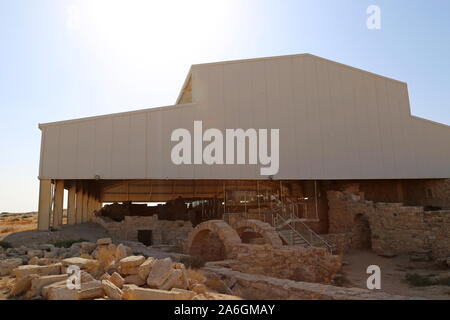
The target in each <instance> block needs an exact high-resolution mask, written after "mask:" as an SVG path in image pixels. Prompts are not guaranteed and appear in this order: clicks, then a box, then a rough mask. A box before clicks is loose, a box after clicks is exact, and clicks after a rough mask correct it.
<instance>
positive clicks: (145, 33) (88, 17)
mask: <svg viewBox="0 0 450 320" xmlns="http://www.w3.org/2000/svg"><path fill="white" fill-rule="evenodd" d="M370 5H376V6H378V7H379V8H380V13H381V14H380V17H381V18H380V22H381V23H380V27H381V28H380V29H369V28H368V27H367V24H366V21H367V19H368V18H369V16H370V15H371V14H368V13H367V8H368V7H369V6H370ZM298 53H311V54H315V55H318V56H322V57H324V58H327V59H331V60H335V61H338V62H341V63H344V64H348V65H351V66H354V67H357V68H361V69H364V70H367V71H371V72H374V73H378V74H381V75H384V76H387V77H391V78H394V79H398V80H401V81H404V82H407V83H408V88H409V96H410V102H411V109H412V110H411V111H412V113H413V114H414V115H417V116H420V117H424V118H427V119H430V120H434V121H438V122H442V123H445V124H447V125H450V105H449V101H450V1H442V0H430V1H422V0H407V1H406V0H370V1H365V0H304V1H302V0H293V1H289V0H283V1H276V0H245V1H243V0H239V1H238V0H224V1H221V0H209V1H203V0H202V1H196V0H190V1H186V0H182V1H171V0H164V1H151V0H146V1H144V0H126V1H125V0H117V1H116V0H14V1H13V0H0V128H1V129H0V130H1V131H2V132H1V135H0V150H1V156H0V179H1V184H0V212H2V211H5V212H26V211H35V210H37V205H38V178H37V177H38V166H39V154H40V134H41V132H40V130H39V129H38V124H39V123H46V122H52V121H59V120H67V119H73V118H80V117H86V116H95V115H100V114H108V113H114V112H122V111H129V110H135V109H142V108H150V107H157V106H165V105H172V104H174V103H175V100H176V97H177V95H178V92H179V90H180V88H181V85H182V84H183V81H184V79H185V77H186V74H187V72H188V70H189V67H190V65H191V64H196V63H204V62H214V61H223V60H235V59H246V58H256V57H266V56H277V55H285V54H298Z"/></svg>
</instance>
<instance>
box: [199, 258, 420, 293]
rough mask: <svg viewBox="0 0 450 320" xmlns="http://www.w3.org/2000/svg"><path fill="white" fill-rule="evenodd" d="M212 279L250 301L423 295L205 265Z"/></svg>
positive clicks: (205, 269)
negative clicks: (348, 286)
mask: <svg viewBox="0 0 450 320" xmlns="http://www.w3.org/2000/svg"><path fill="white" fill-rule="evenodd" d="M203 270H204V271H205V272H206V273H207V276H208V278H209V279H219V280H221V281H223V282H224V283H225V285H226V286H227V287H228V288H229V290H230V291H231V292H229V291H227V293H232V294H235V295H237V296H239V297H242V298H244V299H250V300H254V299H255V300H274V299H275V300H409V299H411V300H415V299H423V298H420V297H405V296H399V295H391V294H388V293H384V292H379V291H371V290H366V289H360V288H343V287H336V286H332V285H327V284H320V283H310V282H299V281H293V280H286V279H277V278H272V277H267V276H263V275H258V274H248V273H242V272H238V271H234V270H230V269H227V268H220V267H213V266H207V267H205V268H203Z"/></svg>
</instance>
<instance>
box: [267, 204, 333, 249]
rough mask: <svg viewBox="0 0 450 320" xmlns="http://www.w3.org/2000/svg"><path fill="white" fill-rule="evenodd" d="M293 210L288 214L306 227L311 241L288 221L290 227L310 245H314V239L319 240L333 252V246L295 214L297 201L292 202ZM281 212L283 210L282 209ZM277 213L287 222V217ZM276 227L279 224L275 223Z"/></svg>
mask: <svg viewBox="0 0 450 320" xmlns="http://www.w3.org/2000/svg"><path fill="white" fill-rule="evenodd" d="M291 206H292V210H289V212H288V216H289V218H290V219H295V222H296V223H300V224H301V225H302V226H303V227H304V228H305V229H306V231H307V232H308V233H309V239H310V240H309V241H308V240H306V238H305V237H304V236H303V235H302V234H301V232H299V231H298V230H297V229H296V228H295V227H293V226H292V225H291V223H287V225H288V226H289V228H291V229H292V230H293V231H295V232H296V234H298V235H299V236H300V237H301V238H302V239H303V240H304V241H305V242H306V243H307V244H308V245H310V246H312V247H314V245H313V243H314V241H316V242H319V243H320V244H322V246H325V248H326V249H327V250H328V251H329V252H330V253H333V247H332V246H331V245H330V244H329V243H328V242H326V241H325V239H323V238H322V237H321V236H319V235H318V234H317V233H316V232H314V230H312V229H311V228H310V227H308V225H307V224H305V223H304V222H303V221H301V220H300V218H299V217H298V216H297V215H296V214H295V207H296V206H297V204H296V203H292V204H291ZM297 209H298V208H297ZM280 211H281V212H283V210H280ZM276 215H277V216H278V217H277V218H278V219H280V218H281V220H283V223H285V222H287V220H288V219H285V218H284V217H283V216H282V215H280V214H278V213H276ZM274 227H277V225H274Z"/></svg>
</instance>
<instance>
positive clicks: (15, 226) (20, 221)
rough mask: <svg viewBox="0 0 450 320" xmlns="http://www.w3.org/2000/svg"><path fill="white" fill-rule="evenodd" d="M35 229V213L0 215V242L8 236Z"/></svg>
mask: <svg viewBox="0 0 450 320" xmlns="http://www.w3.org/2000/svg"><path fill="white" fill-rule="evenodd" d="M36 228H37V213H36V212H28V213H7V214H0V240H3V239H4V238H5V237H6V236H8V235H9V234H12V233H15V232H21V231H26V230H35V229H36Z"/></svg>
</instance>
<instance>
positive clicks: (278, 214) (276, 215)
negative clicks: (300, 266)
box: [272, 201, 334, 253]
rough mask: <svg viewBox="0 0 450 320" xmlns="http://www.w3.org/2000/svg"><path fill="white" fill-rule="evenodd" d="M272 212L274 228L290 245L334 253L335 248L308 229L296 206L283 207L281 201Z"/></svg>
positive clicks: (292, 204) (291, 204)
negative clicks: (317, 248)
mask: <svg viewBox="0 0 450 320" xmlns="http://www.w3.org/2000/svg"><path fill="white" fill-rule="evenodd" d="M272 212H273V215H272V226H273V227H274V228H275V229H276V230H277V232H278V234H279V236H280V238H281V239H283V240H284V241H285V242H286V243H287V244H288V245H299V246H304V247H321V248H326V249H327V250H328V251H329V252H330V253H333V250H334V248H333V246H331V245H330V244H329V243H328V242H326V241H325V239H323V238H322V237H321V236H319V235H318V234H317V233H315V232H314V231H313V230H312V229H311V228H310V227H308V225H307V224H306V223H305V222H304V221H305V220H306V219H300V218H299V217H298V207H297V205H296V204H294V203H290V204H288V205H283V204H282V203H281V201H280V202H279V203H278V205H275V206H273V207H272Z"/></svg>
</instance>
